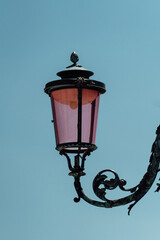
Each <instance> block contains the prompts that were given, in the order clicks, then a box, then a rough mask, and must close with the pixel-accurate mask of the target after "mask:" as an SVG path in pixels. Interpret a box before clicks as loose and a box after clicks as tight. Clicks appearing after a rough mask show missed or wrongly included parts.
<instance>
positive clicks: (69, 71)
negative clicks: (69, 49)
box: [57, 52, 94, 79]
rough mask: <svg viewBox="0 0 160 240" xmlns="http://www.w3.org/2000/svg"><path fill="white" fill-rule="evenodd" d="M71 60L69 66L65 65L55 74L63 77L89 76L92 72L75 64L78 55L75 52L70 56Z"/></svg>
mask: <svg viewBox="0 0 160 240" xmlns="http://www.w3.org/2000/svg"><path fill="white" fill-rule="evenodd" d="M70 60H71V62H73V64H72V65H71V66H68V67H66V69H64V70H63V71H60V72H58V73H57V76H59V77H61V78H62V79H63V78H70V77H72V78H76V77H84V78H89V77H90V76H92V75H93V74H94V73H93V72H92V71H89V70H87V69H85V68H83V67H82V66H81V65H79V64H77V62H78V60H79V57H78V55H77V53H76V52H73V53H72V54H71V57H70Z"/></svg>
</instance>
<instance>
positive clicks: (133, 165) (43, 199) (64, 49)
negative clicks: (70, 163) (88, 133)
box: [0, 0, 160, 240]
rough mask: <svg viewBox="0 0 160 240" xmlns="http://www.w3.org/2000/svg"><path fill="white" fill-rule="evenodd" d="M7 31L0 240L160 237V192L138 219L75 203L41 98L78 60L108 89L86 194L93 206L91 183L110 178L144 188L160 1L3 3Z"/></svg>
mask: <svg viewBox="0 0 160 240" xmlns="http://www.w3.org/2000/svg"><path fill="white" fill-rule="evenodd" d="M0 29H1V38H0V69H1V70H0V79H1V88H0V97H1V101H0V111H1V125H0V128H1V130H0V132H1V137H0V146H1V147H0V149H1V151H0V155H1V158H0V190H1V191H0V192H1V197H0V239H2V240H22V239H23V240H44V239H45V240H46V239H47V240H51V239H57V240H62V239H70V240H74V239H76V240H80V239H84V240H86V239H92V240H96V239H113V240H117V239H118V238H119V239H123V240H127V239H128V238H129V239H130V240H135V239H140V240H143V239H145V240H149V239H151V238H156V237H158V236H159V212H160V209H159V201H160V195H159V194H158V193H154V190H155V189H156V183H155V184H154V185H153V187H152V189H151V190H150V191H149V193H148V194H147V195H146V196H145V197H144V198H143V199H142V200H141V201H140V202H139V203H138V204H137V205H136V206H135V207H134V208H133V210H132V212H131V216H130V217H128V215H127V206H123V207H117V208H113V209H101V208H97V207H93V206H90V205H88V204H87V203H85V202H83V201H82V200H81V201H80V203H78V204H76V203H74V202H73V198H74V197H75V196H76V193H75V191H74V187H73V179H72V177H69V176H68V175H67V174H68V168H67V164H66V159H65V158H64V157H61V156H60V155H59V154H58V152H57V151H56V150H55V137H54V131H53V126H52V124H51V119H52V114H51V106H50V101H49V98H48V96H47V95H45V94H44V92H43V89H44V86H45V84H46V83H47V82H49V81H52V80H56V79H58V77H57V76H56V73H57V72H58V71H60V70H63V69H64V68H65V67H66V66H68V65H70V61H69V58H70V54H71V53H72V52H73V51H76V52H77V53H78V54H79V58H80V61H79V63H80V64H81V65H82V66H83V67H85V68H87V69H89V70H91V71H93V72H94V73H95V75H94V76H93V79H95V80H99V81H103V82H104V83H105V84H106V88H107V93H106V94H105V95H103V96H101V101H100V109H99V119H98V129H97V138H96V145H97V146H98V150H96V151H95V152H94V153H93V154H92V155H91V156H90V157H89V158H88V160H87V162H86V173H87V175H86V176H85V177H83V179H82V185H83V188H84V191H85V193H86V194H87V195H89V196H90V197H92V198H94V195H93V192H92V186H91V183H92V179H93V178H94V176H95V175H96V174H97V173H98V172H99V171H101V170H103V169H105V168H111V169H114V170H115V171H116V172H118V174H119V176H120V177H121V178H124V179H126V180H127V182H128V185H127V186H128V187H132V186H134V185H137V183H139V181H140V179H141V178H142V176H143V174H144V173H145V171H146V168H147V166H148V160H149V156H150V149H151V145H152V142H153V141H154V138H155V130H156V128H157V126H158V125H159V119H160V94H159V92H160V91H159V88H160V80H159V79H160V1H159V0H152V1H151V0H134V1H131V0H121V1H119V0H112V1H111V0H100V1H96V0H92V1H91V0H87V1H84V0H81V1H77V0H74V1H73V0H68V1H64V0H59V1H57V0H45V1H44V0H39V1H38V0H32V1H30V0H28V1H23V0H21V1H20V0H15V1H11V0H1V1H0ZM157 181H158V178H157ZM109 194H111V196H114V197H116V198H118V197H119V196H121V193H119V192H118V193H116V194H117V195H113V193H108V197H109V196H110V195H109ZM119 194H120V195H119Z"/></svg>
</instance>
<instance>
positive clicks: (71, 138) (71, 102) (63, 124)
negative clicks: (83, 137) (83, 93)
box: [51, 88, 78, 144]
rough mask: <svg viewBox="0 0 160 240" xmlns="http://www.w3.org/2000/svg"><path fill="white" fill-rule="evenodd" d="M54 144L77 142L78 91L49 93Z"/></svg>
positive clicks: (65, 90) (69, 90)
mask: <svg viewBox="0 0 160 240" xmlns="http://www.w3.org/2000/svg"><path fill="white" fill-rule="evenodd" d="M51 102H52V110H53V119H54V127H55V135H56V143H57V144H61V143H67V142H77V138H78V137H77V121H78V89H75V88H72V89H61V90H57V91H54V92H52V93H51Z"/></svg>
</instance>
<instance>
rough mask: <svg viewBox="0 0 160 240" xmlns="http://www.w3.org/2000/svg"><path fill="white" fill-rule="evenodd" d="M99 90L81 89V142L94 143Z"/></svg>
mask: <svg viewBox="0 0 160 240" xmlns="http://www.w3.org/2000/svg"><path fill="white" fill-rule="evenodd" d="M99 96H100V94H99V92H98V91H95V90H91V89H82V142H86V143H91V144H95V138H96V130H97V120H98V109H99Z"/></svg>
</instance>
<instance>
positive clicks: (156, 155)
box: [60, 126, 160, 215]
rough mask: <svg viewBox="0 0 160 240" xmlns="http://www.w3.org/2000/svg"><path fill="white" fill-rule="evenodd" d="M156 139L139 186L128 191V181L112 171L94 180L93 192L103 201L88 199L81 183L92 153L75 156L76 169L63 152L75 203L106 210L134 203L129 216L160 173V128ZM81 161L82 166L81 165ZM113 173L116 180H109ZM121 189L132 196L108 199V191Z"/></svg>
mask: <svg viewBox="0 0 160 240" xmlns="http://www.w3.org/2000/svg"><path fill="white" fill-rule="evenodd" d="M156 134H157V136H156V139H155V141H154V143H153V145H152V149H151V156H150V160H149V165H148V168H147V172H146V173H145V174H144V176H143V178H142V180H141V181H140V183H139V184H138V185H136V186H135V187H132V188H129V189H126V188H125V185H126V184H127V181H126V180H124V179H120V178H119V176H118V174H117V173H116V172H115V171H113V170H110V169H106V170H103V171H101V172H99V173H98V174H97V175H96V177H95V178H94V180H93V191H94V193H95V195H96V196H97V197H98V198H100V199H101V200H102V201H96V200H92V199H90V198H89V197H87V196H86V195H85V194H84V192H83V188H82V186H81V183H80V177H81V176H83V175H85V173H84V172H83V171H84V165H85V159H86V156H87V155H90V151H86V152H84V153H83V155H82V156H81V155H80V154H78V155H76V156H75V162H74V167H72V165H71V159H70V158H69V156H68V155H67V153H65V151H61V152H60V154H61V155H64V156H65V157H66V158H67V161H68V167H69V169H70V171H71V172H70V173H69V175H71V176H73V177H74V186H75V189H76V192H77V195H78V197H76V198H74V201H75V202H79V201H80V199H81V198H82V199H83V200H84V201H86V202H88V203H90V204H92V205H94V206H97V207H104V208H112V207H116V206H121V205H126V204H129V203H132V204H130V205H129V207H128V215H129V214H130V211H131V209H132V208H133V206H134V205H135V204H136V203H137V202H138V201H139V200H140V199H141V198H142V197H143V196H144V195H145V194H146V193H147V192H148V191H149V189H150V188H151V186H152V184H153V182H154V180H155V178H156V176H157V173H158V172H159V171H160V169H159V165H160V126H159V127H158V128H157V131H156ZM80 161H81V164H80ZM107 172H108V173H112V174H113V176H114V178H111V179H108V177H107V175H106V173H107ZM159 180H160V179H159ZM102 186H103V187H102ZM117 187H119V188H120V189H121V190H122V191H125V192H126V191H128V192H130V195H128V196H126V197H123V198H120V199H116V200H110V199H108V198H106V196H105V195H106V191H107V190H114V189H115V188H117ZM159 190H160V183H157V189H156V191H155V192H158V191H159Z"/></svg>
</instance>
